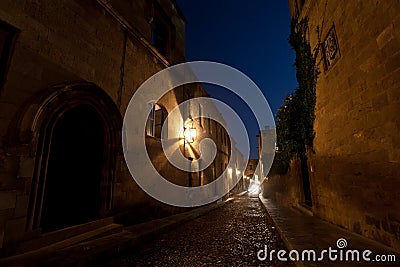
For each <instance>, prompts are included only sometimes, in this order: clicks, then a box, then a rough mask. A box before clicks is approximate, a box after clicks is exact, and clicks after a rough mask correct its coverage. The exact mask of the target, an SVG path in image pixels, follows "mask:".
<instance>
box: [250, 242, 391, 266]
mask: <svg viewBox="0 0 400 267" xmlns="http://www.w3.org/2000/svg"><path fill="white" fill-rule="evenodd" d="M346 247H347V240H346V239H344V238H339V239H338V240H337V241H336V247H328V248H327V249H323V250H321V251H317V250H314V249H306V250H302V251H298V250H294V249H293V250H290V251H287V250H283V249H282V250H271V251H269V250H268V246H267V245H265V246H264V249H261V250H259V251H258V252H257V258H258V260H260V261H265V260H269V261H272V260H273V259H275V258H276V259H278V260H279V261H324V260H329V261H344V262H346V261H353V262H361V261H365V262H396V260H397V259H396V255H394V254H376V255H374V254H373V252H372V251H371V250H368V249H365V250H358V249H345V248H346Z"/></svg>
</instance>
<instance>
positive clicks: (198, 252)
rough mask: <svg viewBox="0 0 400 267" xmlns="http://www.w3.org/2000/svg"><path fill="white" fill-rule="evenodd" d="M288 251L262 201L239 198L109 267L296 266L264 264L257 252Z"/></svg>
mask: <svg viewBox="0 0 400 267" xmlns="http://www.w3.org/2000/svg"><path fill="white" fill-rule="evenodd" d="M264 245H268V248H269V249H278V250H279V249H285V245H284V243H283V241H282V239H281V238H280V236H279V234H278V232H277V230H276V229H275V227H274V226H273V222H272V220H271V218H270V217H269V215H268V214H267V212H266V211H265V210H264V209H263V207H262V205H261V204H260V202H259V200H258V198H256V197H249V196H242V197H236V198H235V199H234V201H232V202H231V203H227V204H226V205H224V206H223V207H221V208H218V209H216V210H213V211H211V212H210V213H208V214H206V215H204V216H201V217H199V218H197V219H195V220H193V221H191V222H188V223H186V224H184V225H182V226H180V227H178V228H176V229H174V230H172V231H170V232H167V233H165V234H163V235H161V236H159V237H158V238H157V239H155V240H153V241H152V242H149V243H147V244H145V245H143V246H142V247H140V248H138V249H137V251H136V252H135V253H134V254H132V255H128V256H126V257H124V258H121V259H116V260H113V261H112V262H108V263H105V265H107V266H294V265H293V263H288V262H286V263H283V262H278V261H276V262H268V261H265V262H261V261H259V260H258V259H257V252H258V251H259V250H260V249H262V248H264Z"/></svg>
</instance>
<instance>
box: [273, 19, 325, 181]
mask: <svg viewBox="0 0 400 267" xmlns="http://www.w3.org/2000/svg"><path fill="white" fill-rule="evenodd" d="M308 29H309V28H308V19H307V18H304V19H302V20H292V24H291V33H290V36H289V44H290V45H291V47H292V49H293V50H294V51H295V52H296V59H295V63H294V65H295V67H296V78H297V82H298V87H297V88H296V89H295V90H294V93H292V94H288V95H286V98H285V99H284V105H283V106H281V107H280V108H279V110H278V113H277V115H276V120H277V123H276V132H277V147H278V151H277V153H276V155H275V160H274V163H273V165H272V169H271V172H270V173H281V174H283V173H286V172H287V170H288V168H289V162H290V160H291V159H292V158H293V157H294V155H299V156H305V154H306V148H307V147H310V148H313V141H314V136H315V132H314V120H315V102H316V84H317V78H318V74H319V72H318V68H317V64H316V60H317V55H318V51H319V47H320V42H319V41H318V44H317V46H316V48H315V49H314V50H312V49H311V46H310V43H309V41H308V40H307V31H308ZM317 33H318V39H319V30H318V28H317Z"/></svg>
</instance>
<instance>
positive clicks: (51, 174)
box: [40, 105, 104, 232]
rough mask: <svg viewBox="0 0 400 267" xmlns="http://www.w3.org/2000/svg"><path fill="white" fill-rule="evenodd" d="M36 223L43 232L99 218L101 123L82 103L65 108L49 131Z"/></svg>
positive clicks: (101, 151) (102, 150) (101, 163)
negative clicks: (68, 108)
mask: <svg viewBox="0 0 400 267" xmlns="http://www.w3.org/2000/svg"><path fill="white" fill-rule="evenodd" d="M50 136H51V137H50V139H51V142H50V146H49V148H50V149H49V152H48V155H49V158H48V163H47V171H46V181H45V186H44V196H43V206H42V213H41V221H40V226H41V228H42V231H43V232H48V231H52V230H57V229H61V228H64V227H68V226H72V225H76V224H80V223H84V222H88V221H92V220H95V219H98V218H99V215H100V208H101V198H100V190H101V189H100V187H101V177H102V166H103V156H104V126H103V125H102V121H101V120H100V118H99V116H98V114H96V111H94V110H93V109H92V108H91V107H89V106H86V105H81V106H77V107H75V108H72V109H70V110H67V111H66V112H64V113H63V114H62V116H61V117H60V118H58V120H57V121H56V122H55V125H54V128H53V129H52V133H51V134H50Z"/></svg>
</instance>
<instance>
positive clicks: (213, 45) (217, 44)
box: [177, 0, 297, 158]
mask: <svg viewBox="0 0 400 267" xmlns="http://www.w3.org/2000/svg"><path fill="white" fill-rule="evenodd" d="M177 3H178V5H179V7H180V8H181V10H182V12H183V13H184V15H185V17H186V19H187V21H188V24H187V25H186V60H187V61H195V60H207V61H215V62H220V63H224V64H227V65H230V66H232V67H234V68H236V69H238V70H240V71H242V72H243V73H245V74H246V75H247V76H249V77H250V78H251V79H252V80H253V81H254V82H255V83H256V84H257V85H258V87H259V88H260V89H261V90H262V92H263V93H264V95H265V96H266V98H267V100H268V102H269V104H270V107H271V110H272V111H273V113H274V114H276V111H277V110H278V108H279V106H281V105H282V103H283V99H284V97H285V94H286V93H289V92H292V91H293V90H294V88H295V87H296V85H297V82H296V77H295V69H294V67H293V63H294V57H295V54H294V51H293V50H291V48H290V46H289V44H288V41H287V39H288V37H289V32H290V18H289V8H288V1H286V0H278V1H276V0H251V1H243V0H240V1H239V0H218V1H216V0H202V1H193V0H177ZM205 88H206V90H207V91H208V93H210V95H211V97H213V98H216V99H219V100H221V101H223V102H225V103H226V104H228V105H230V106H231V107H233V108H234V109H235V111H236V112H237V113H238V114H239V115H240V117H241V118H242V120H243V121H244V122H245V124H246V128H247V131H248V134H249V135H250V143H251V158H257V149H256V147H257V138H256V135H257V133H258V126H257V123H256V121H255V119H254V117H253V116H252V112H251V111H250V109H249V108H248V107H247V106H246V105H245V104H244V102H242V101H241V100H240V99H239V98H238V97H235V96H234V95H233V94H232V93H230V92H229V91H228V90H226V89H224V88H222V87H217V86H209V85H205Z"/></svg>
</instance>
